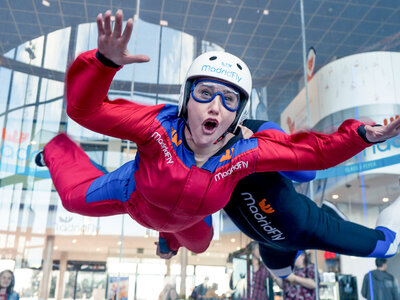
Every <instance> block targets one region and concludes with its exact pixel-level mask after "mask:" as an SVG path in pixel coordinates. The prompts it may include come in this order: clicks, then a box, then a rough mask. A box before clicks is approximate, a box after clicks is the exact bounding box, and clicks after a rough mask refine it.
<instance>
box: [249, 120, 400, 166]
mask: <svg viewBox="0 0 400 300" xmlns="http://www.w3.org/2000/svg"><path fill="white" fill-rule="evenodd" d="M399 132H400V119H397V120H395V121H394V122H392V123H390V124H388V125H386V126H376V127H373V126H369V125H365V124H362V123H361V122H358V121H356V120H346V121H345V122H343V124H342V125H341V126H340V127H339V129H338V131H337V132H335V133H333V134H320V133H314V132H302V133H297V134H293V135H289V136H288V135H285V134H283V133H281V132H279V131H277V130H264V131H262V132H258V133H256V134H254V136H253V137H256V138H257V139H258V149H259V152H258V158H259V159H258V163H257V170H256V171H257V172H265V171H275V170H282V169H283V170H287V171H293V170H319V169H326V168H330V167H333V166H335V165H337V164H339V163H341V162H343V161H345V160H347V159H349V158H351V157H353V156H354V155H356V154H357V153H359V152H361V151H362V150H364V149H365V148H367V147H369V146H371V145H372V143H376V142H381V141H384V140H386V139H389V138H392V137H395V136H397V135H398V134H399Z"/></svg>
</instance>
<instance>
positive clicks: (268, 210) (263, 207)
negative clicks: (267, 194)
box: [258, 198, 275, 214]
mask: <svg viewBox="0 0 400 300" xmlns="http://www.w3.org/2000/svg"><path fill="white" fill-rule="evenodd" d="M266 201H267V199H265V198H264V199H262V200H261V202H259V203H258V205H260V208H261V210H262V211H263V212H265V213H267V214H273V213H274V212H275V210H274V209H273V208H272V207H271V205H270V204H265V202H266Z"/></svg>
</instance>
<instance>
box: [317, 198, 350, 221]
mask: <svg viewBox="0 0 400 300" xmlns="http://www.w3.org/2000/svg"><path fill="white" fill-rule="evenodd" d="M321 209H322V210H323V211H325V212H326V213H327V214H328V215H330V216H332V217H334V218H337V219H342V220H345V221H348V220H349V218H348V217H347V216H346V215H345V214H344V213H343V212H342V211H340V209H339V208H338V207H337V206H336V205H335V203H333V202H330V201H328V200H324V201H322V205H321Z"/></svg>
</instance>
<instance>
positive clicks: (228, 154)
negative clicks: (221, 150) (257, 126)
mask: <svg viewBox="0 0 400 300" xmlns="http://www.w3.org/2000/svg"><path fill="white" fill-rule="evenodd" d="M233 149H235V148H231V149H226V152H225V154H224V155H222V157H221V159H220V160H219V162H223V161H225V160H230V159H231V158H232V154H233Z"/></svg>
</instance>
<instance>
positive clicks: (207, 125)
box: [203, 119, 218, 133]
mask: <svg viewBox="0 0 400 300" xmlns="http://www.w3.org/2000/svg"><path fill="white" fill-rule="evenodd" d="M217 127H218V121H217V120H214V119H207V120H205V121H204V122H203V128H204V129H205V131H206V132H207V133H213V132H214V131H215V130H216V128H217Z"/></svg>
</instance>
